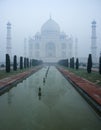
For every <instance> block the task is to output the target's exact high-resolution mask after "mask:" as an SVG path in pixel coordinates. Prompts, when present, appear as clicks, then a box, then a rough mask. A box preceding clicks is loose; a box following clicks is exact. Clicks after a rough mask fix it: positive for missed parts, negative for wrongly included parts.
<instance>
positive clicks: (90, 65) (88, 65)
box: [87, 54, 92, 73]
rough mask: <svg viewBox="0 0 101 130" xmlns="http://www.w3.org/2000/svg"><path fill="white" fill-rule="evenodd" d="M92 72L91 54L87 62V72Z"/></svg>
mask: <svg viewBox="0 0 101 130" xmlns="http://www.w3.org/2000/svg"><path fill="white" fill-rule="evenodd" d="M91 71H92V55H91V54H89V56H88V62H87V72H88V73H91Z"/></svg>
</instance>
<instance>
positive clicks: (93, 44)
mask: <svg viewBox="0 0 101 130" xmlns="http://www.w3.org/2000/svg"><path fill="white" fill-rule="evenodd" d="M96 52H97V46H96V21H93V22H92V36H91V54H92V62H93V63H97V56H96Z"/></svg>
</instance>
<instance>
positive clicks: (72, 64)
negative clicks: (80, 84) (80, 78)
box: [72, 57, 74, 69]
mask: <svg viewBox="0 0 101 130" xmlns="http://www.w3.org/2000/svg"><path fill="white" fill-rule="evenodd" d="M72 68H73V69H74V57H73V58H72Z"/></svg>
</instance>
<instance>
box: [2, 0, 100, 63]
mask: <svg viewBox="0 0 101 130" xmlns="http://www.w3.org/2000/svg"><path fill="white" fill-rule="evenodd" d="M50 14H51V16H52V19H54V20H55V21H56V22H57V23H58V24H59V25H60V29H61V31H64V32H65V33H66V34H67V35H69V36H70V35H72V36H73V38H74V39H75V37H77V38H78V41H79V43H78V46H79V47H78V49H79V53H78V54H79V55H80V56H88V53H89V52H90V46H91V22H92V20H94V19H95V20H96V22H97V47H98V53H99V51H100V49H101V42H100V41H101V0H0V61H1V59H2V58H4V51H6V49H5V48H6V23H7V22H8V21H10V22H11V24H12V48H13V52H12V53H13V54H17V55H19V56H20V55H23V48H24V47H23V46H24V38H25V37H26V38H28V37H31V36H34V35H35V33H36V32H40V29H41V26H42V25H43V23H44V22H46V21H47V20H48V19H49V16H50Z"/></svg>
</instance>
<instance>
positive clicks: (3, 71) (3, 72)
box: [0, 68, 29, 79]
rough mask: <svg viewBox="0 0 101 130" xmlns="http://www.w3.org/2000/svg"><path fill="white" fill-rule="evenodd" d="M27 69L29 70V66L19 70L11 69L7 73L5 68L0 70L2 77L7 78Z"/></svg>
mask: <svg viewBox="0 0 101 130" xmlns="http://www.w3.org/2000/svg"><path fill="white" fill-rule="evenodd" d="M27 70H29V69H28V68H26V69H23V70H20V69H18V70H17V71H13V70H11V72H10V73H6V71H5V70H0V79H3V78H7V77H9V76H12V75H16V74H19V73H22V72H24V71H27Z"/></svg>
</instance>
